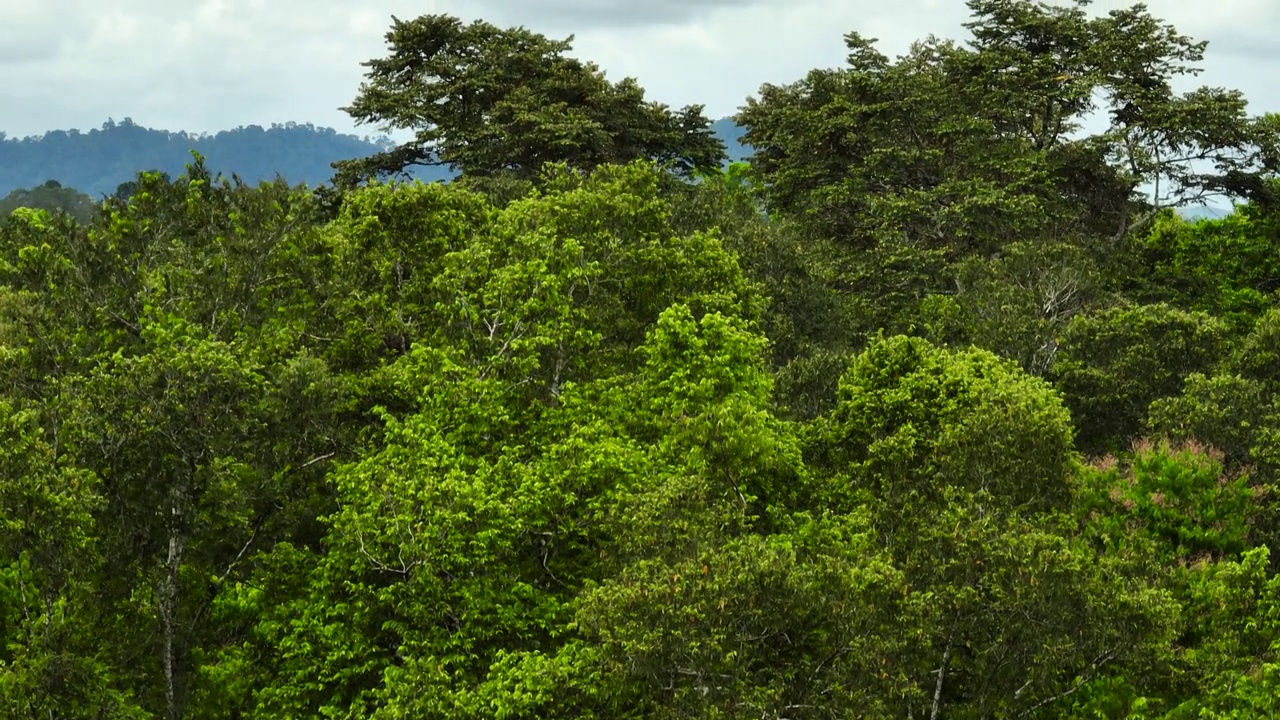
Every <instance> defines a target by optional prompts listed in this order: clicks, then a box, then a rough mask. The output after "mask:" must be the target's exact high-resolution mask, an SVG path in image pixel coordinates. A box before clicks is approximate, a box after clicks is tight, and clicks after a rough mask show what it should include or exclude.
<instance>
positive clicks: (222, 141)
mask: <svg viewBox="0 0 1280 720" xmlns="http://www.w3.org/2000/svg"><path fill="white" fill-rule="evenodd" d="M711 127H712V131H713V132H714V134H715V135H716V136H717V137H719V138H720V139H721V140H722V141H723V142H724V143H725V145H726V147H727V149H728V159H729V160H742V159H744V158H745V157H746V150H745V149H744V148H743V147H742V146H741V145H739V144H738V142H737V140H738V138H739V137H741V135H742V132H743V130H742V128H740V127H738V126H737V125H736V124H735V123H734V122H733V119H732V118H722V119H721V120H718V121H716V122H715V123H713V124H712V126H711ZM387 142H388V141H386V140H375V139H371V138H358V137H356V136H354V135H342V134H339V133H337V132H335V131H334V130H332V129H330V128H318V127H314V126H312V125H299V124H296V123H285V124H282V125H273V126H272V127H269V128H261V127H258V126H256V125H251V126H249V127H242V128H236V129H234V130H227V131H223V132H219V133H214V134H207V135H196V134H191V133H185V132H167V131H164V130H152V129H150V128H144V127H140V126H138V125H136V124H134V123H133V121H132V120H130V119H128V118H125V120H123V121H121V122H119V123H117V122H114V121H108V122H107V123H105V124H104V125H103V126H102V128H101V129H93V130H90V131H88V132H84V133H82V132H79V131H77V130H69V131H62V130H57V131H51V132H47V133H45V134H44V135H42V136H40V137H28V138H5V137H4V134H3V133H0V198H2V197H5V196H6V195H9V194H11V193H13V192H15V191H18V190H22V191H34V190H35V189H36V188H38V187H39V186H41V185H43V184H45V183H46V182H48V181H49V180H53V181H54V182H56V183H58V184H59V185H63V186H66V187H68V188H74V189H76V190H78V191H80V192H81V193H83V194H86V195H88V196H89V197H91V198H101V197H102V196H103V195H112V194H115V193H116V191H117V189H118V188H119V187H120V186H121V185H122V184H124V183H127V182H130V181H132V180H133V177H134V176H135V175H137V174H138V173H140V172H149V171H156V172H163V173H167V174H168V175H170V176H173V177H176V176H178V175H180V174H181V173H182V171H183V168H184V167H186V164H187V163H189V162H191V152H192V151H195V152H197V153H199V154H200V155H201V156H203V157H204V158H205V162H206V164H207V166H208V167H209V169H210V170H212V171H214V172H221V173H223V174H226V175H228V176H230V175H231V174H232V173H234V174H236V175H238V176H240V177H241V178H243V179H244V180H246V181H248V182H250V183H257V182H259V181H267V182H270V181H272V180H274V179H275V178H276V176H280V177H283V178H284V179H285V180H286V181H288V182H290V183H294V184H305V185H309V186H311V187H316V186H318V185H320V184H322V183H326V182H328V181H329V179H330V177H331V176H332V175H333V168H332V167H331V166H332V164H333V163H334V162H336V161H338V160H348V159H351V158H357V157H366V156H369V155H373V154H374V153H377V152H379V151H381V150H384V149H386V146H387V145H386V144H387ZM411 174H412V176H413V177H415V178H417V179H419V180H422V181H424V182H433V181H436V180H449V179H451V178H452V177H453V176H454V173H453V172H451V171H450V170H449V169H447V168H441V167H419V168H414V169H413V170H412V173H411Z"/></svg>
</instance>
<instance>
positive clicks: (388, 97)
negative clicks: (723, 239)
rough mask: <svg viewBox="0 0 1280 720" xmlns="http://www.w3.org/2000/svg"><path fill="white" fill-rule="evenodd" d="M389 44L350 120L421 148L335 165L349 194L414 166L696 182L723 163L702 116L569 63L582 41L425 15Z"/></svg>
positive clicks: (402, 27) (372, 64)
mask: <svg viewBox="0 0 1280 720" xmlns="http://www.w3.org/2000/svg"><path fill="white" fill-rule="evenodd" d="M386 39H387V45H388V47H389V50H390V54H389V55H388V57H385V58H379V59H374V60H370V61H369V62H367V63H365V66H366V67H368V68H369V72H368V73H367V78H368V82H367V83H366V84H365V85H364V86H363V87H362V88H361V92H360V95H359V96H358V97H357V98H356V99H355V101H354V102H352V104H351V106H350V107H348V108H346V111H347V112H348V113H350V114H351V116H352V117H353V118H355V119H356V121H357V122H360V123H378V124H379V125H381V126H383V127H384V128H386V129H392V128H396V129H403V130H411V131H413V132H414V139H413V140H411V141H409V142H406V143H404V144H401V145H399V146H397V147H395V148H392V149H390V150H386V151H384V152H381V153H378V154H376V155H373V156H372V157H369V158H367V159H360V160H348V161H344V162H341V163H337V164H336V167H337V168H338V174H337V176H336V178H335V180H336V182H337V183H338V184H339V185H352V184H355V183H358V182H359V181H361V180H364V179H366V178H369V177H377V176H379V175H385V174H395V173H401V172H403V171H404V170H405V169H406V168H409V167H411V166H415V165H448V166H450V167H451V168H453V169H455V170H458V171H460V172H461V173H462V174H463V175H464V176H466V175H479V176H487V175H494V174H498V173H501V172H506V171H511V172H514V173H515V174H516V175H517V176H519V177H523V178H526V179H532V178H535V177H536V176H537V175H538V173H539V172H541V170H542V166H543V164H544V163H548V162H552V163H566V164H568V165H569V166H571V167H573V168H576V169H579V170H590V169H592V168H595V167H597V166H599V165H602V164H606V163H626V162H630V161H633V160H638V159H648V160H655V161H658V162H660V163H670V164H671V165H672V166H673V168H674V169H675V170H676V171H678V172H680V173H683V174H685V175H688V174H690V173H692V172H693V171H694V170H706V169H710V168H715V167H718V166H719V165H720V164H721V162H722V161H723V160H724V157H725V155H724V145H723V144H722V143H721V142H720V140H719V139H718V138H716V137H715V136H714V135H713V134H712V132H711V129H710V121H709V120H708V119H707V118H705V117H704V116H703V115H702V108H701V107H700V106H690V107H686V108H684V109H682V110H679V111H675V112H673V111H671V110H670V109H668V108H667V107H666V106H664V105H661V104H659V103H655V102H652V101H647V100H645V99H644V91H643V89H641V88H640V86H639V85H638V84H636V82H635V80H633V79H630V78H628V79H625V80H622V81H620V82H617V83H614V82H610V81H609V80H607V79H606V78H605V76H604V73H603V72H602V71H601V70H600V69H599V68H598V67H596V66H595V65H593V64H591V63H585V62H582V61H579V60H575V59H572V58H568V57H565V56H564V53H565V52H566V51H568V50H570V49H571V42H572V38H569V39H566V40H550V39H548V38H546V37H544V36H542V35H539V34H537V33H534V32H531V31H529V30H526V29H524V28H510V29H506V30H503V29H500V28H498V27H496V26H494V25H491V24H489V23H486V22H483V21H479V20H477V21H475V22H472V23H471V24H469V25H464V24H463V23H462V21H461V20H459V19H458V18H455V17H452V16H448V15H424V16H422V17H419V18H416V19H414V20H409V21H404V20H399V19H396V20H394V24H393V25H392V28H391V30H390V31H389V32H388V33H387V37H386Z"/></svg>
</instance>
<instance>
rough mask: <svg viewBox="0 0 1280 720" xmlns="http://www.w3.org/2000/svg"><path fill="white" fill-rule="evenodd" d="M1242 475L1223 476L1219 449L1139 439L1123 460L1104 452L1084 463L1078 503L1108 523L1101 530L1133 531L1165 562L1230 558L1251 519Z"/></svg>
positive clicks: (1252, 494) (1240, 547)
mask: <svg viewBox="0 0 1280 720" xmlns="http://www.w3.org/2000/svg"><path fill="white" fill-rule="evenodd" d="M1248 480H1249V479H1248V477H1247V476H1245V475H1242V474H1239V473H1237V474H1227V473H1226V472H1225V471H1224V468H1223V464H1222V456H1221V454H1220V453H1218V452H1217V451H1215V450H1211V449H1209V448H1207V447H1205V446H1203V445H1198V444H1196V443H1194V442H1192V441H1183V442H1181V443H1178V444H1176V445H1175V444H1172V443H1170V442H1168V441H1161V442H1159V443H1153V442H1150V441H1143V442H1139V443H1137V444H1136V445H1135V446H1134V448H1133V452H1132V455H1130V456H1127V457H1126V458H1125V459H1124V460H1123V462H1122V461H1119V460H1117V459H1116V458H1114V457H1107V458H1103V459H1102V460H1100V461H1098V463H1097V464H1095V465H1091V466H1089V467H1087V468H1085V471H1084V472H1083V473H1082V476H1081V493H1082V503H1083V507H1085V508H1086V509H1087V510H1088V511H1092V512H1097V513H1100V514H1101V517H1102V518H1106V519H1105V521H1104V520H1099V522H1105V523H1109V524H1111V525H1112V526H1113V527H1107V528H1106V529H1104V530H1102V531H1101V532H1103V533H1104V534H1106V535H1108V536H1111V537H1119V536H1121V535H1123V534H1124V532H1125V531H1126V530H1133V529H1137V530H1140V531H1141V532H1143V533H1145V534H1146V535H1148V536H1150V537H1152V538H1155V539H1156V540H1157V541H1158V542H1159V543H1160V547H1161V551H1162V554H1163V559H1165V560H1166V561H1182V562H1190V561H1194V560H1197V559H1202V558H1205V557H1208V558H1212V559H1218V558H1222V557H1228V558H1234V557H1238V556H1239V554H1240V553H1241V552H1243V551H1244V550H1245V549H1246V548H1247V547H1248V540H1249V535H1250V526H1251V525H1252V523H1253V519H1254V518H1253V514H1254V508H1255V504H1256V495H1257V494H1258V493H1257V492H1256V491H1255V489H1254V488H1252V487H1250V485H1249V481H1248ZM1121 526H1124V528H1123V529H1122V527H1121Z"/></svg>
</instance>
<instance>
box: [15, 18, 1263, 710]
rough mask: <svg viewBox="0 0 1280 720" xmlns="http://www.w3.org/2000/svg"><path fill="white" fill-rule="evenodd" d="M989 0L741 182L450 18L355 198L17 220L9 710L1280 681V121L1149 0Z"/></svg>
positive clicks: (1201, 705)
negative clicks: (1058, 3)
mask: <svg viewBox="0 0 1280 720" xmlns="http://www.w3.org/2000/svg"><path fill="white" fill-rule="evenodd" d="M969 5H970V7H971V9H972V11H973V21H972V23H971V24H970V26H969V30H970V32H971V34H972V37H971V38H970V39H969V41H968V42H967V43H964V44H961V43H958V42H951V41H945V40H939V39H929V40H926V41H922V42H921V43H919V44H917V45H916V46H914V47H913V48H912V50H911V51H910V52H909V53H908V54H907V55H905V56H903V57H900V58H892V59H891V58H888V57H886V56H884V55H882V54H880V53H879V52H878V51H877V50H876V49H875V46H874V43H873V41H870V40H867V39H865V38H862V37H860V36H858V35H856V34H851V35H849V36H848V38H847V41H848V46H849V63H848V65H847V67H844V68H841V69H836V70H814V71H813V72H811V73H809V74H808V75H807V76H806V77H804V78H802V79H801V80H799V81H797V82H796V83H794V84H790V85H786V86H769V85H767V86H765V87H763V88H762V89H761V92H760V94H759V96H758V97H755V98H752V99H750V100H749V101H748V102H747V104H746V106H745V107H744V108H743V109H742V112H741V114H740V115H739V116H738V118H737V121H738V122H739V123H740V124H741V126H742V127H743V128H744V129H745V135H746V139H747V141H748V142H749V143H750V145H751V146H752V148H753V150H754V152H753V155H752V157H751V158H750V162H749V163H738V164H733V165H730V166H729V167H728V168H727V169H720V167H719V166H720V163H721V162H722V161H723V160H724V159H725V158H724V156H723V155H722V152H723V150H722V149H721V148H718V147H716V144H715V143H714V142H713V141H712V140H713V137H712V136H710V135H709V134H708V133H709V127H710V123H709V122H707V121H706V119H705V118H703V117H701V112H700V109H698V108H685V109H683V110H680V111H672V110H669V109H667V108H665V107H662V106H660V105H656V104H652V103H650V102H648V101H645V100H644V99H643V96H642V93H640V91H639V89H638V88H636V87H634V83H633V82H631V81H625V82H622V83H617V84H610V83H607V82H605V81H603V79H602V77H601V76H599V74H598V73H597V72H596V70H595V69H594V67H593V66H590V65H589V64H584V63H578V62H576V61H568V60H566V59H565V57H564V53H565V52H567V51H568V50H569V46H568V43H567V42H564V43H560V42H552V41H548V40H546V39H545V38H541V37H540V36H536V35H533V34H532V33H528V32H527V31H524V30H519V29H517V30H500V29H497V28H494V27H492V26H489V25H486V24H483V23H476V24H473V25H470V26H464V25H462V24H460V23H458V22H457V21H456V20H454V19H452V18H447V17H441V16H429V17H426V18H420V19H419V20H416V21H412V22H403V23H402V22H397V24H396V26H395V27H394V28H393V29H392V31H391V33H389V35H388V42H389V45H390V50H391V51H390V53H389V56H388V57H387V58H385V59H382V60H378V61H375V62H374V63H371V71H370V83H369V84H368V85H366V86H365V87H363V88H362V89H361V90H360V95H359V96H358V97H357V99H356V101H355V103H353V105H352V107H353V109H355V110H356V111H357V112H364V113H366V114H365V115H363V117H365V118H367V119H369V120H371V121H374V122H378V123H389V124H393V125H395V126H398V127H403V128H406V129H411V130H413V131H414V132H415V139H414V140H412V141H410V142H409V143H407V144H406V145H404V146H400V147H388V148H386V150H385V154H383V155H381V156H379V157H378V158H377V159H376V160H375V161H358V162H353V163H348V164H345V165H342V166H341V167H340V168H339V170H338V178H337V179H338V182H336V183H335V185H334V187H333V188H329V189H327V190H324V191H313V190H310V189H307V188H305V187H295V186H290V185H289V184H288V183H286V182H285V181H283V180H277V181H275V182H271V183H261V184H257V185H249V184H246V183H243V182H239V181H236V180H228V179H224V178H221V177H218V176H217V175H216V174H215V173H213V172H212V171H211V169H210V168H209V167H208V166H206V164H205V163H204V162H203V160H201V159H200V158H198V157H197V158H196V161H195V162H193V163H192V164H190V165H189V166H188V167H187V169H186V170H185V172H183V173H181V174H180V175H177V176H176V177H172V178H171V177H167V176H164V175H162V174H160V173H144V174H142V175H139V176H138V177H137V178H136V180H135V181H134V184H133V185H132V186H131V187H130V188H128V192H122V193H119V194H113V195H112V196H110V197H108V198H106V199H104V200H103V201H102V203H101V204H100V205H98V206H96V207H95V209H94V211H93V212H92V213H91V214H90V216H89V217H88V218H87V220H86V221H84V222H82V221H80V220H77V219H76V218H75V217H73V215H71V214H68V213H66V212H60V211H55V212H46V211H44V210H36V209H32V208H30V207H23V208H20V209H17V210H15V211H13V212H11V213H9V214H8V215H7V216H6V217H4V218H3V219H0V508H3V514H2V515H0V638H2V639H3V642H0V716H3V717H6V718H31V719H32V720H34V719H36V718H41V719H47V718H67V719H71V718H75V719H82V718H83V719H89V718H93V719H106V718H111V719H130V720H134V719H138V720H141V719H143V718H162V717H163V718H171V719H176V718H192V719H195V718H210V719H213V718H254V719H264V720H265V719H267V718H312V717H326V718H350V719H353V720H354V719H356V718H370V719H378V720H391V719H396V718H406V719H407V718H471V719H476V720H479V719H481V718H485V719H488V718H504V719H507V720H517V719H533V718H564V719H566V720H568V719H585V718H599V719H601V720H604V719H605V718H608V719H610V720H612V719H615V718H636V719H637V720H638V719H640V718H645V719H648V718H659V719H661V718H669V719H671V720H676V719H683V718H690V719H691V718H724V719H736V718H742V719H747V718H751V719H752V720H755V719H756V718H771V719H773V720H779V719H781V718H791V719H800V718H806V719H814V720H817V719H822V718H871V719H876V720H879V719H881V718H884V719H886V720H887V719H888V718H929V719H930V720H937V719H938V718H953V719H974V720H977V719H979V718H993V719H994V718H1071V719H1073V720H1097V719H1100V718H1115V719H1121V718H1124V719H1128V720H1156V719H1160V720H1176V719H1181V718H1197V719H1201V720H1227V719H1229V718H1231V719H1236V718H1256V717H1270V716H1273V715H1275V714H1276V713H1277V711H1280V700H1277V698H1278V697H1280V576H1278V575H1277V569H1278V564H1277V562H1276V559H1277V552H1280V505H1277V496H1276V492H1275V489H1276V485H1277V481H1278V478H1277V472H1280V403H1278V400H1280V303H1278V302H1277V300H1278V299H1280V298H1278V296H1277V291H1278V290H1280V252H1277V251H1278V250H1280V205H1277V199H1278V198H1277V193H1280V180H1277V178H1276V172H1277V170H1278V169H1280V118H1278V117H1277V116H1275V115H1267V116H1256V117H1255V116H1250V115H1249V114H1247V112H1246V106H1245V100H1244V98H1242V97H1240V96H1239V94H1238V93H1234V92H1231V91H1228V90H1222V89H1202V90H1197V91H1193V92H1191V93H1189V94H1178V93H1175V92H1174V91H1173V90H1172V89H1171V88H1170V81H1171V80H1173V79H1174V78H1175V77H1176V76H1178V75H1180V74H1183V73H1187V72H1191V71H1192V70H1193V69H1194V66H1195V63H1196V62H1198V61H1199V60H1200V59H1201V57H1202V53H1203V52H1204V45H1203V44H1200V43H1196V42H1194V41H1192V40H1191V39H1189V38H1187V37H1185V36H1182V35H1180V34H1178V33H1177V32H1176V31H1175V30H1174V29H1173V28H1171V27H1168V26H1167V25H1165V24H1163V23H1162V22H1160V21H1159V20H1157V19H1155V18H1153V17H1151V16H1150V15H1149V14H1148V13H1147V11H1146V10H1145V9H1144V8H1142V7H1140V6H1138V7H1135V8H1132V9H1127V10H1118V11H1114V12H1112V13H1111V14H1109V15H1107V16H1103V17H1091V16H1089V15H1087V14H1086V13H1085V12H1084V7H1083V4H1082V5H1081V7H1079V8H1068V9H1064V8H1060V7H1051V6H1048V5H1041V4H1033V3H1027V2H1024V0H970V3H969ZM481 50H483V52H481ZM460 58H465V59H466V60H467V62H468V63H471V65H469V66H466V67H465V68H462V69H459V68H460V65H459V62H460V60H459V59H460ZM460 77H461V78H463V80H459V78H460ZM410 79H411V80H410ZM588 91H589V92H588ZM597 92H598V93H600V95H596V94H594V93H597ZM477 95H478V96H480V97H481V99H477ZM601 95H602V96H603V97H601ZM424 106H429V107H430V109H431V113H425V112H424V111H423V107H424ZM361 109H363V110H361ZM1092 112H1101V113H1105V114H1106V115H1107V116H1108V117H1110V119H1111V123H1110V125H1109V127H1108V128H1107V129H1106V131H1104V132H1102V133H1099V134H1096V135H1091V136H1088V135H1084V134H1083V133H1081V132H1080V131H1079V130H1078V125H1079V121H1080V119H1081V118H1082V117H1083V116H1085V115H1086V114H1089V113H1092ZM485 128H487V130H484V129H485ZM481 130H484V131H485V132H492V133H495V134H494V135H493V138H494V139H496V140H499V141H500V142H487V141H485V140H483V138H479V136H477V133H479V132H480V131H481ZM477 142H483V143H484V144H483V146H482V147H474V146H473V143H477ZM415 162H428V163H430V162H442V163H445V164H446V165H449V166H452V168H453V169H454V170H455V171H457V172H458V173H459V175H458V177H457V179H456V180H453V181H451V182H447V183H443V182H442V183H433V184H423V183H419V182H400V181H386V180H385V179H384V176H386V175H395V174H396V173H397V172H398V171H400V170H403V169H404V168H405V167H408V166H409V165H410V164H412V163H415ZM401 163H403V164H401ZM691 179H692V180H696V181H691ZM46 189H47V190H48V191H50V192H52V191H55V190H58V189H60V188H53V187H48V188H46ZM1208 196H1224V197H1227V198H1230V199H1232V200H1237V201H1239V202H1241V203H1242V204H1241V206H1240V208H1239V209H1238V210H1237V211H1236V212H1235V213H1233V214H1232V215H1230V216H1229V217H1227V218H1224V219H1220V220H1205V221H1199V222H1189V221H1187V220H1184V219H1182V218H1180V217H1179V215H1178V214H1177V213H1176V212H1175V210H1176V209H1178V208H1179V207H1182V206H1186V205H1190V204H1192V203H1195V202H1198V201H1200V200H1202V199H1203V198H1205V197H1208Z"/></svg>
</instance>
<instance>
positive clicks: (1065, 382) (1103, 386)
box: [1050, 304, 1227, 454]
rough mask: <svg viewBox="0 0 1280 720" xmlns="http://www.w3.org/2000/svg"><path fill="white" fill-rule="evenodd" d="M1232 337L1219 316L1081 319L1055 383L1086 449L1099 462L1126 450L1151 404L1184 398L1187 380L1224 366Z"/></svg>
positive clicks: (1139, 313) (1114, 313)
mask: <svg viewBox="0 0 1280 720" xmlns="http://www.w3.org/2000/svg"><path fill="white" fill-rule="evenodd" d="M1226 334H1227V330H1226V326H1225V324H1224V323H1223V322H1222V321H1221V320H1218V319H1217V318H1215V317H1213V316H1210V315H1207V314H1205V313H1189V312H1185V311H1183V310H1178V309H1176V308H1173V307H1171V306H1169V305H1165V304H1160V305H1138V306H1134V307H1124V306H1120V307H1114V308H1109V309H1106V310H1101V311H1096V312H1092V313H1087V314H1083V315H1077V316H1076V317H1075V318H1074V319H1072V321H1071V323H1070V324H1069V325H1067V327H1066V329H1065V331H1064V332H1063V334H1062V337H1061V340H1060V341H1059V350H1058V354H1057V356H1056V358H1055V360H1054V365H1053V367H1052V369H1051V372H1050V376H1051V377H1052V378H1053V382H1054V385H1055V386H1056V387H1057V388H1058V389H1059V390H1061V391H1062V394H1063V398H1064V399H1065V401H1066V404H1067V407H1069V408H1071V416H1072V419H1073V420H1074V422H1075V425H1076V429H1077V433H1078V438H1079V443H1080V448H1081V449H1082V450H1084V451H1085V452H1088V453H1092V454H1101V453H1104V452H1107V451H1114V450H1119V449H1121V448H1123V447H1125V446H1127V445H1128V443H1129V442H1130V441H1131V440H1132V439H1133V438H1134V437H1135V436H1137V435H1138V434H1139V432H1140V431H1141V427H1142V421H1143V420H1144V419H1145V418H1146V416H1147V408H1148V406H1149V405H1150V404H1151V403H1152V402H1153V401H1155V400H1158V399H1160V398H1164V397H1170V396H1174V395H1178V394H1180V393H1181V391H1182V384H1183V380H1184V379H1185V378H1186V377H1187V376H1188V375H1190V374H1192V373H1197V372H1198V373H1205V372H1208V371H1211V370H1212V369H1213V368H1214V367H1215V366H1216V365H1217V364H1218V363H1219V362H1220V361H1221V359H1222V356H1223V353H1224V342H1225V340H1226Z"/></svg>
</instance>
